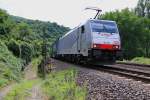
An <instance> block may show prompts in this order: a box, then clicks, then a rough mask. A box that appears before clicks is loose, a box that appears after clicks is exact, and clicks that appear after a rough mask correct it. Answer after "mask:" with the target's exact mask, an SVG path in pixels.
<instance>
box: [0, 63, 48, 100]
mask: <svg viewBox="0 0 150 100" xmlns="http://www.w3.org/2000/svg"><path fill="white" fill-rule="evenodd" d="M24 79H25V80H37V79H38V77H37V71H36V68H35V66H34V67H33V66H32V63H30V64H29V65H28V66H27V67H26V68H25V71H24ZM14 85H15V84H14V83H12V84H10V85H8V86H6V87H4V88H2V89H1V90H0V100H4V99H3V98H4V97H5V96H6V95H7V93H8V92H9V91H10V90H11V89H12V88H13V86H14ZM29 93H30V96H29V97H26V98H25V99H26V100H45V99H44V96H43V95H42V92H41V89H40V83H38V84H36V85H35V86H33V88H32V89H31V90H29Z"/></svg>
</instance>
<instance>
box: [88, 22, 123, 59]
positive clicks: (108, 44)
mask: <svg viewBox="0 0 150 100" xmlns="http://www.w3.org/2000/svg"><path fill="white" fill-rule="evenodd" d="M90 27H91V36H92V43H91V45H92V46H91V49H92V50H91V52H90V55H91V56H92V58H93V59H98V60H99V59H101V60H107V61H108V60H109V61H115V60H116V59H118V58H119V57H120V55H121V42H120V35H119V31H118V28H117V24H116V22H115V21H108V20H91V21H90Z"/></svg>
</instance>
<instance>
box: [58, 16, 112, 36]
mask: <svg viewBox="0 0 150 100" xmlns="http://www.w3.org/2000/svg"><path fill="white" fill-rule="evenodd" d="M91 21H105V22H114V23H115V21H111V20H99V19H88V20H86V21H85V22H82V23H81V24H79V25H78V26H77V27H75V28H73V29H71V30H70V31H69V32H67V33H66V34H65V35H63V36H62V37H60V38H59V39H62V38H64V37H66V36H67V35H68V34H70V33H71V32H73V31H74V30H76V29H77V28H79V27H81V26H83V25H85V24H87V23H88V22H91Z"/></svg>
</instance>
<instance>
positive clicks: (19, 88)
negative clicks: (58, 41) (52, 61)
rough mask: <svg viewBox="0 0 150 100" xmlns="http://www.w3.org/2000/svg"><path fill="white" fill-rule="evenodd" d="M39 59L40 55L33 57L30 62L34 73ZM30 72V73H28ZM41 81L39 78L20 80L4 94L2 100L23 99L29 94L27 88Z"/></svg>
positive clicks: (29, 88)
mask: <svg viewBox="0 0 150 100" xmlns="http://www.w3.org/2000/svg"><path fill="white" fill-rule="evenodd" d="M40 60H41V57H39V58H35V59H33V60H32V62H31V70H33V71H34V72H33V73H36V71H37V66H38V64H39V61H40ZM29 74H32V73H29ZM39 82H41V80H40V79H35V80H22V81H20V82H18V83H16V85H15V86H14V87H13V88H12V90H11V91H10V92H9V93H8V94H7V95H6V96H5V98H4V100H25V98H26V97H27V96H30V92H29V90H31V88H32V87H33V86H35V85H36V84H38V83H39Z"/></svg>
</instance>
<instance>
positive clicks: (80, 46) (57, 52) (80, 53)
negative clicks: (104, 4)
mask: <svg viewBox="0 0 150 100" xmlns="http://www.w3.org/2000/svg"><path fill="white" fill-rule="evenodd" d="M97 11H98V13H99V12H100V10H99V9H98V10H97ZM98 13H97V15H98ZM97 15H96V16H97ZM52 48H53V49H52V52H53V53H52V57H55V58H59V59H64V60H68V61H72V62H77V63H103V62H106V63H110V62H115V61H116V60H117V59H119V58H120V55H121V41H120V35H119V31H118V27H117V24H116V22H115V21H110V20H99V19H96V17H95V18H94V19H89V20H87V21H86V22H85V23H82V24H80V25H79V26H77V27H75V28H74V29H72V30H71V31H69V32H68V33H66V34H65V35H64V36H62V37H60V38H59V39H58V40H57V41H56V42H55V43H54V44H53V46H52Z"/></svg>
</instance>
